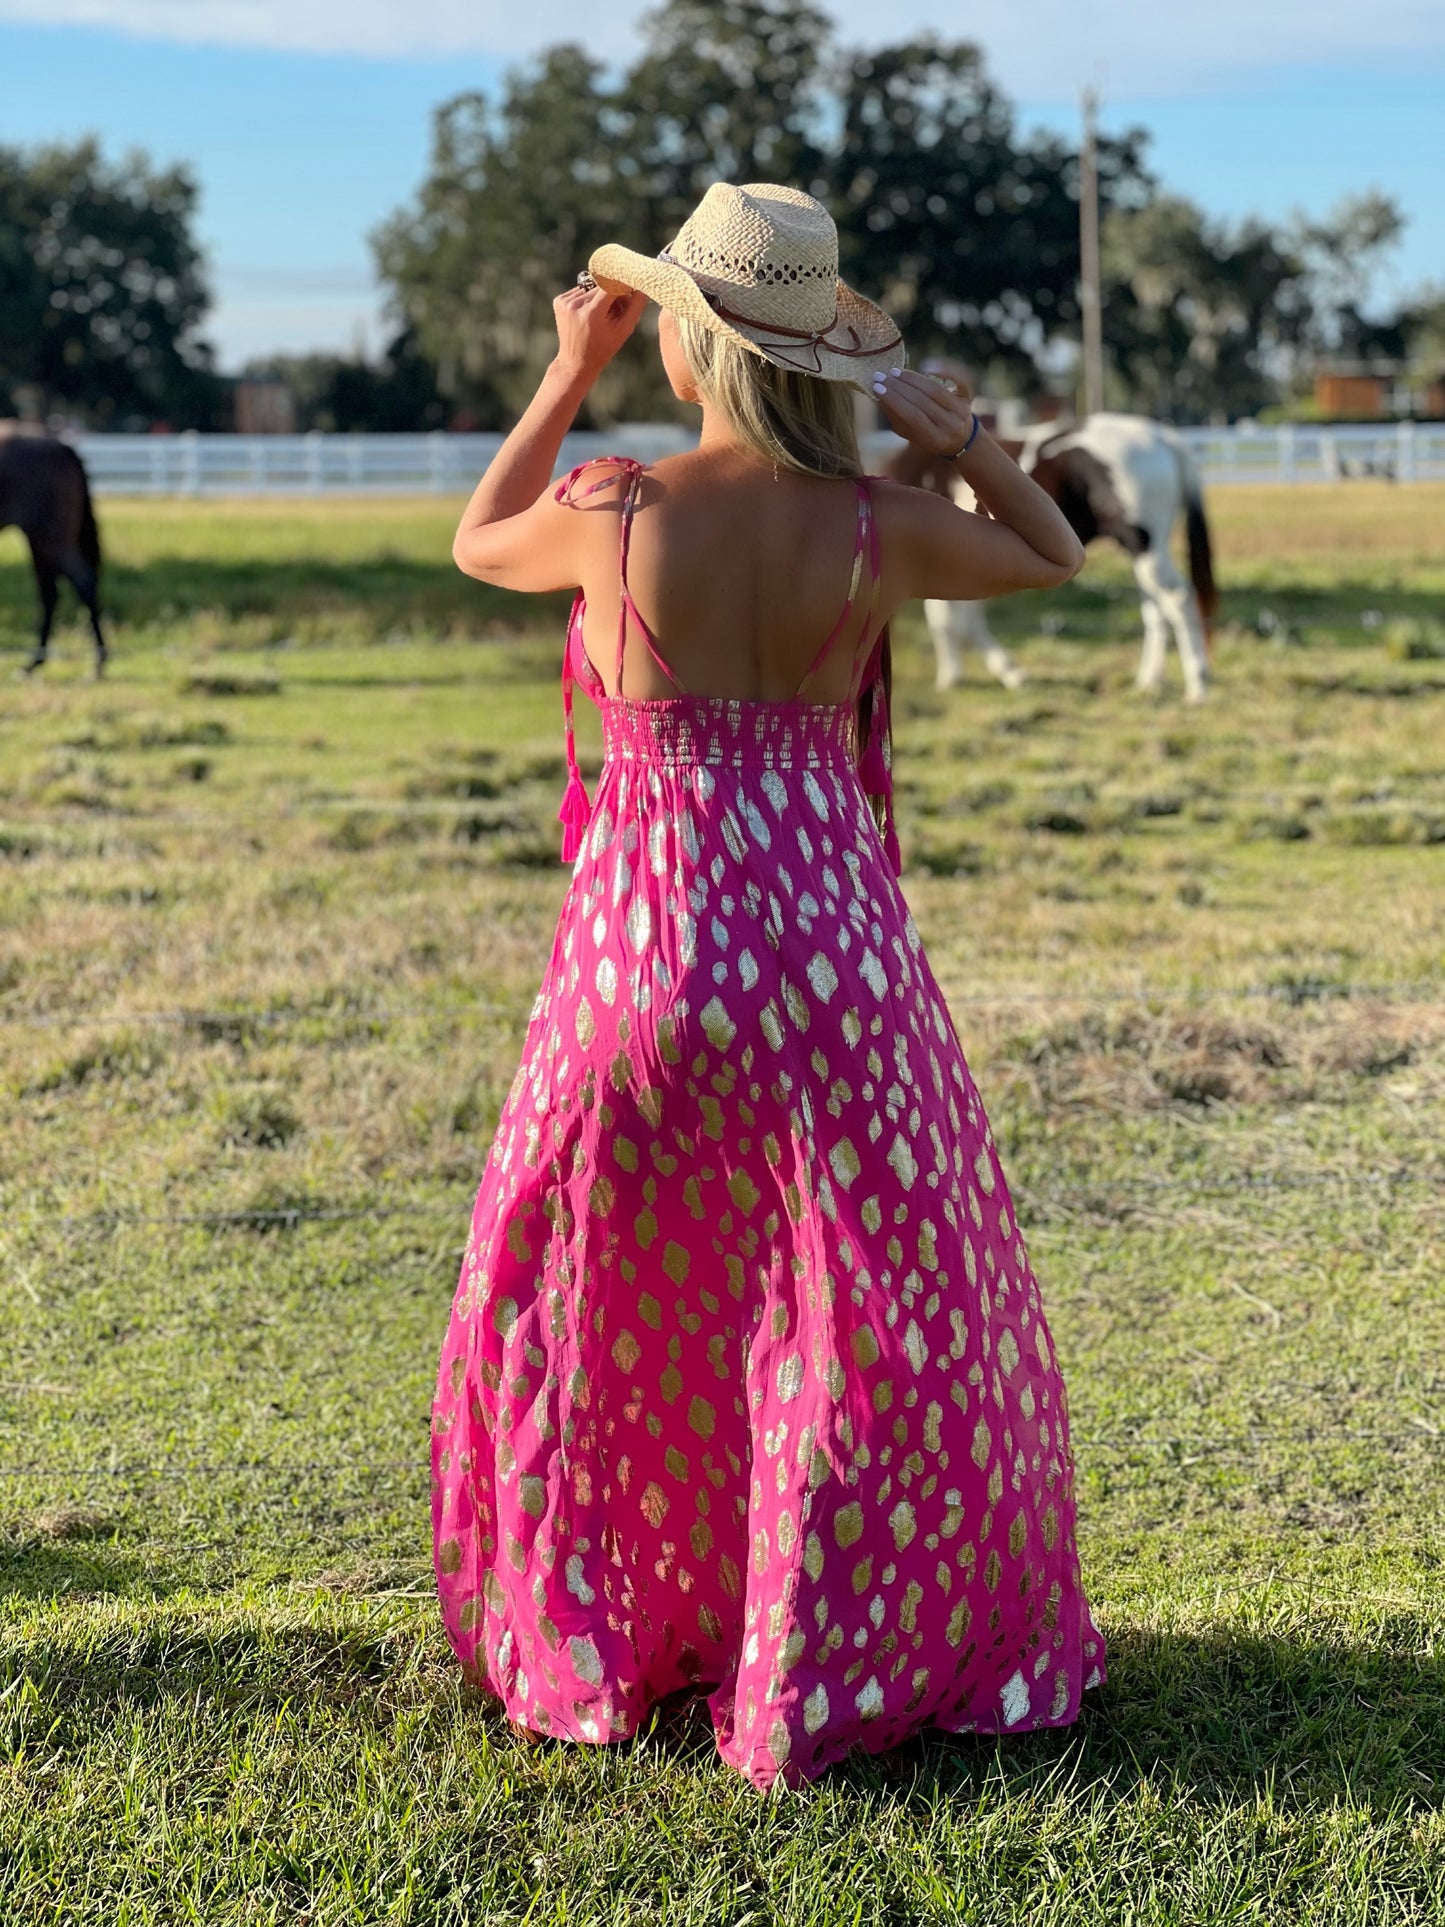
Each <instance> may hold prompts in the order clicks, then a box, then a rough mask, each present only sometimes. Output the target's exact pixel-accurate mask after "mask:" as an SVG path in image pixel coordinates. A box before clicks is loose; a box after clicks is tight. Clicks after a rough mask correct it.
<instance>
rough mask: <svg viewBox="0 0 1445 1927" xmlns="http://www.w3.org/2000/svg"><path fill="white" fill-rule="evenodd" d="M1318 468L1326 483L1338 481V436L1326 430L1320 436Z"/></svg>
mask: <svg viewBox="0 0 1445 1927" xmlns="http://www.w3.org/2000/svg"><path fill="white" fill-rule="evenodd" d="M1320 468H1321V470H1322V471H1323V474H1324V478H1325V480H1326V481H1327V482H1337V481H1338V480H1339V479H1340V444H1339V438H1338V436H1336V435H1334V434H1332V433H1331V432H1330V430H1329V429H1326V430H1325V432H1324V434H1323V435H1321V436H1320Z"/></svg>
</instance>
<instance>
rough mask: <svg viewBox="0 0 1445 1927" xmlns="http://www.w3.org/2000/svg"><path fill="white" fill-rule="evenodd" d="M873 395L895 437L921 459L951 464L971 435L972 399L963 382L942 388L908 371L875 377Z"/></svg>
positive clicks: (932, 378)
mask: <svg viewBox="0 0 1445 1927" xmlns="http://www.w3.org/2000/svg"><path fill="white" fill-rule="evenodd" d="M873 393H874V396H875V397H876V398H877V402H878V405H879V407H880V408H881V409H882V410H883V413H884V414H885V415H886V416H887V417H888V425H889V427H890V428H892V430H893V431H894V433H895V434H898V435H901V436H902V437H903V439H904V440H905V441H907V442H910V443H911V444H912V445H913V447H914V448H916V449H917V450H918V452H919V453H920V454H921V455H929V456H932V457H933V458H934V459H937V458H939V457H940V456H941V457H942V458H943V459H944V460H945V461H949V460H951V459H952V458H953V457H954V456H955V455H956V454H957V453H958V452H959V451H960V450H961V449H962V447H963V444H964V443H965V442H966V441H967V440H968V438H969V436H970V435H971V434H972V432H973V396H972V394H971V393H970V392H969V389H968V386H967V384H966V383H964V382H960V381H956V380H950V381H949V382H948V383H947V384H946V385H945V383H944V382H943V381H941V380H940V379H938V377H936V376H934V375H921V374H916V373H915V372H914V371H913V369H911V368H904V369H901V370H899V371H898V372H897V373H896V374H889V375H875V376H874V378H873Z"/></svg>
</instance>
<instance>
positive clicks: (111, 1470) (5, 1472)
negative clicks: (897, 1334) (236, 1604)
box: [0, 1422, 1445, 1483]
mask: <svg viewBox="0 0 1445 1927" xmlns="http://www.w3.org/2000/svg"><path fill="white" fill-rule="evenodd" d="M1345 1445H1383V1446H1389V1447H1392V1448H1400V1447H1404V1446H1415V1447H1417V1448H1420V1449H1422V1450H1425V1449H1428V1450H1432V1451H1434V1450H1439V1449H1440V1448H1442V1447H1445V1429H1442V1428H1439V1427H1431V1426H1429V1425H1427V1424H1425V1423H1423V1422H1422V1423H1421V1424H1419V1425H1418V1426H1417V1427H1416V1428H1415V1429H1413V1430H1411V1431H1391V1432H1383V1431H1372V1430H1370V1429H1368V1428H1365V1427H1354V1426H1350V1427H1344V1426H1342V1427H1316V1426H1282V1427H1264V1426H1261V1427H1259V1428H1258V1429H1251V1430H1249V1431H1246V1432H1243V1433H1238V1434H1234V1435H1229V1434H1220V1433H1207V1432H1199V1433H1171V1434H1165V1435H1160V1434H1150V1435H1148V1436H1145V1437H1131V1436H1129V1435H1127V1434H1121V1433H1112V1434H1108V1435H1101V1436H1099V1437H1096V1438H1089V1437H1083V1438H1073V1439H1071V1440H1070V1449H1071V1451H1072V1452H1073V1453H1074V1454H1075V1456H1077V1455H1079V1454H1081V1453H1086V1452H1098V1453H1112V1454H1116V1455H1118V1454H1123V1455H1128V1454H1130V1453H1135V1452H1164V1453H1172V1454H1175V1455H1178V1454H1182V1453H1190V1454H1197V1455H1199V1456H1200V1457H1205V1458H1246V1459H1252V1458H1255V1457H1256V1456H1257V1455H1258V1453H1259V1452H1260V1451H1263V1450H1266V1449H1271V1448H1273V1447H1276V1446H1296V1447H1300V1448H1306V1447H1308V1448H1329V1447H1332V1446H1345ZM394 1472H405V1473H409V1474H412V1475H413V1476H418V1477H419V1476H423V1475H424V1476H427V1477H429V1476H430V1467H429V1465H428V1462H427V1460H426V1459H425V1458H421V1457H418V1458H414V1459H381V1460H371V1461H362V1462H360V1463H358V1462H355V1461H351V1460H347V1459H344V1458H340V1457H338V1458H335V1459H325V1460H315V1461H309V1462H303V1463H300V1464H290V1463H287V1462H285V1461H278V1460H274V1459H234V1460H172V1461H168V1462H167V1461H152V1462H150V1463H148V1464H144V1465H84V1466H61V1465H46V1464H43V1463H40V1464H33V1465H0V1478H5V1479H37V1480H46V1481H56V1480H61V1481H64V1480H83V1479H95V1480H100V1479H118V1480H125V1479H130V1480H134V1481H136V1482H137V1483H145V1482H147V1481H151V1482H159V1481H162V1480H166V1479H173V1478H187V1479H189V1478H232V1477H242V1476H244V1477H257V1478H275V1479H277V1480H286V1479H295V1478H303V1477H309V1476H320V1475H324V1476H325V1477H326V1478H327V1479H331V1480H335V1479H337V1478H339V1477H343V1476H345V1475H347V1474H351V1475H353V1476H356V1477H371V1476H375V1475H380V1474H388V1473H394Z"/></svg>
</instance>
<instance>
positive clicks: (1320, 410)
mask: <svg viewBox="0 0 1445 1927" xmlns="http://www.w3.org/2000/svg"><path fill="white" fill-rule="evenodd" d="M1314 413H1315V414H1316V415H1317V416H1318V417H1320V419H1322V420H1324V421H1344V422H1352V421H1353V422H1360V421H1365V422H1379V421H1409V420H1419V419H1422V418H1423V419H1425V420H1430V419H1434V418H1438V417H1439V416H1441V415H1445V378H1442V377H1440V376H1438V375H1437V376H1436V377H1435V379H1433V380H1432V379H1429V378H1428V377H1427V376H1426V375H1425V371H1424V370H1423V369H1422V368H1420V367H1419V366H1418V365H1416V366H1414V367H1411V366H1410V365H1409V364H1408V363H1406V362H1403V361H1371V362H1361V361H1337V362H1334V363H1332V364H1330V365H1329V366H1327V367H1324V368H1321V369H1320V370H1319V371H1318V372H1317V373H1316V375H1315V387H1314Z"/></svg>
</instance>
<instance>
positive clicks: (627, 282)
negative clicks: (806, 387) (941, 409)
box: [587, 243, 908, 394]
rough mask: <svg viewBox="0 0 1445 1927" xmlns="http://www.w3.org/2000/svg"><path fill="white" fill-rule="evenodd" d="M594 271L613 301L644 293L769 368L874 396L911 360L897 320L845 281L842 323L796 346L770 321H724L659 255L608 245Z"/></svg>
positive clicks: (681, 271)
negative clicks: (879, 383) (875, 386)
mask: <svg viewBox="0 0 1445 1927" xmlns="http://www.w3.org/2000/svg"><path fill="white" fill-rule="evenodd" d="M587 270H588V273H589V274H590V275H591V276H592V279H593V280H594V281H595V282H596V283H597V285H598V286H599V287H600V288H605V289H606V290H607V292H608V293H609V294H631V293H638V294H645V295H646V296H647V297H648V298H649V300H652V301H655V302H656V303H657V304H658V306H659V307H662V308H666V309H668V310H669V311H670V312H671V313H672V314H675V315H676V316H677V317H678V319H679V320H681V321H695V322H698V323H699V324H700V325H701V326H702V327H704V328H710V329H711V330H712V331H713V333H714V334H720V335H731V336H732V338H733V340H734V341H740V342H741V343H742V344H743V346H744V347H745V348H748V349H750V350H751V351H752V353H753V354H755V355H760V356H761V357H762V358H763V360H764V361H771V362H772V363H773V364H774V365H775V366H776V367H778V368H787V369H790V370H791V371H792V372H793V373H794V374H800V375H812V376H814V377H815V378H817V379H820V380H823V381H848V382H852V383H853V385H854V387H856V388H861V389H862V390H863V391H864V393H865V394H870V393H871V392H872V383H873V377H874V375H875V374H880V373H882V374H886V373H887V372H888V371H889V370H890V369H892V368H902V367H905V366H906V365H907V361H908V356H907V353H906V351H905V349H904V346H903V341H902V338H901V336H900V335H899V332H898V329H897V327H896V325H895V324H894V322H893V319H892V317H891V316H890V315H887V314H885V313H884V311H883V309H882V308H880V307H877V306H876V305H875V304H874V303H873V302H871V301H866V300H865V299H864V298H863V296H862V295H861V294H857V293H855V292H854V290H853V289H852V288H850V287H849V286H848V284H847V282H846V281H840V282H839V283H838V312H837V319H836V320H835V321H834V323H833V325H832V327H831V328H829V329H828V331H827V333H826V334H824V335H820V336H818V337H816V338H815V337H813V336H800V337H798V338H797V339H793V338H792V337H790V336H787V335H785V334H783V333H782V332H781V331H780V330H778V329H775V328H769V327H768V326H767V325H766V323H763V322H759V323H758V325H757V326H756V327H752V326H751V325H750V324H748V323H746V322H740V321H733V320H724V319H723V317H722V316H721V315H720V314H718V313H717V312H716V310H715V309H714V308H713V306H712V304H711V303H710V302H709V300H708V298H707V295H706V294H705V293H704V291H703V289H702V287H701V285H700V284H699V283H698V282H697V281H696V280H695V279H694V278H693V276H692V275H691V274H689V273H688V271H687V269H686V268H684V267H679V266H678V264H677V263H676V262H675V261H660V260H658V258H657V257H656V255H652V254H638V253H637V252H636V250H635V249H633V248H624V247H619V246H618V245H617V244H616V243H609V244H608V245H607V246H606V247H600V248H598V249H596V250H595V252H594V253H593V255H592V259H591V260H590V261H589V262H588V263H587Z"/></svg>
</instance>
